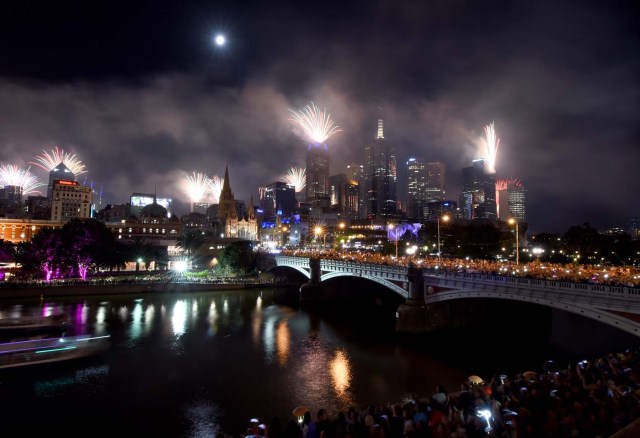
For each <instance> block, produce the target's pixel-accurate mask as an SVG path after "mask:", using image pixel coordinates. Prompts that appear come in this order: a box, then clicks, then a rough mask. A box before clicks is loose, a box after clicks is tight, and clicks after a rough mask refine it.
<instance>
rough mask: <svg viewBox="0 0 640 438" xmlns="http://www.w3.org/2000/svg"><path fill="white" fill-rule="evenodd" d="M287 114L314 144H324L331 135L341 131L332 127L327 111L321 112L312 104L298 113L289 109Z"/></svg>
mask: <svg viewBox="0 0 640 438" xmlns="http://www.w3.org/2000/svg"><path fill="white" fill-rule="evenodd" d="M289 112H290V113H291V119H290V120H292V121H294V122H296V123H297V124H298V125H300V126H301V127H302V129H303V130H304V132H305V134H306V135H307V137H308V138H309V140H311V141H313V142H314V143H324V142H325V141H326V140H327V139H328V138H329V137H331V136H332V135H333V134H335V133H336V132H340V131H342V129H340V128H338V126H337V125H334V123H333V120H331V115H330V114H329V113H327V109H326V108H325V109H324V111H321V110H320V108H318V107H317V106H316V104H315V103H313V102H311V105H307V106H305V107H304V108H301V109H299V110H298V111H294V110H291V109H290V110H289Z"/></svg>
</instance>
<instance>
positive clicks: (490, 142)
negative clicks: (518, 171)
mask: <svg viewBox="0 0 640 438" xmlns="http://www.w3.org/2000/svg"><path fill="white" fill-rule="evenodd" d="M484 133H485V138H483V139H482V144H483V145H484V148H485V159H486V160H487V165H488V166H489V171H490V172H491V173H495V171H496V157H497V155H498V146H499V145H500V139H499V138H498V137H497V136H496V128H495V124H494V122H491V123H490V124H489V125H487V126H485V127H484Z"/></svg>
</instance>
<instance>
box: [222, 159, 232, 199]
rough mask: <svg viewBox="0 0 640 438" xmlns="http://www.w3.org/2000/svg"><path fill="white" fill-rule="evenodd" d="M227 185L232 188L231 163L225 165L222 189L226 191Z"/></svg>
mask: <svg viewBox="0 0 640 438" xmlns="http://www.w3.org/2000/svg"><path fill="white" fill-rule="evenodd" d="M225 187H228V188H229V189H231V186H230V185H229V165H226V166H225V167H224V182H223V183H222V191H223V192H224V189H225Z"/></svg>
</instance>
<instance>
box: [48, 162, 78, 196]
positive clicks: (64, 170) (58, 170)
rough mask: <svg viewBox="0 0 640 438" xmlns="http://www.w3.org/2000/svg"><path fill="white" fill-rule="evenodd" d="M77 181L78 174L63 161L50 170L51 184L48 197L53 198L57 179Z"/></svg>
mask: <svg viewBox="0 0 640 438" xmlns="http://www.w3.org/2000/svg"><path fill="white" fill-rule="evenodd" d="M62 179H64V180H67V181H75V180H76V176H75V175H74V174H73V172H71V171H70V170H69V168H68V167H67V166H65V165H64V164H63V163H60V164H58V165H57V166H56V167H55V168H53V169H52V170H51V172H49V185H48V186H47V198H49V199H52V196H53V182H54V181H56V180H62Z"/></svg>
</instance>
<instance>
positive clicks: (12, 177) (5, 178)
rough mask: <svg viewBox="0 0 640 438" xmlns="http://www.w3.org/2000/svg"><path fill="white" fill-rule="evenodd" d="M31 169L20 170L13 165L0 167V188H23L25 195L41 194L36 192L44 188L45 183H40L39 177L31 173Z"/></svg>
mask: <svg viewBox="0 0 640 438" xmlns="http://www.w3.org/2000/svg"><path fill="white" fill-rule="evenodd" d="M30 170H31V168H30V167H28V168H26V169H20V168H19V167H18V166H15V165H12V164H6V165H5V164H2V165H0V187H5V186H18V187H22V194H23V195H30V194H33V193H40V191H38V190H36V189H37V188H38V187H41V186H44V185H45V184H44V183H41V182H39V181H38V177H36V176H35V175H33V174H32V173H31V172H30Z"/></svg>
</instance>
